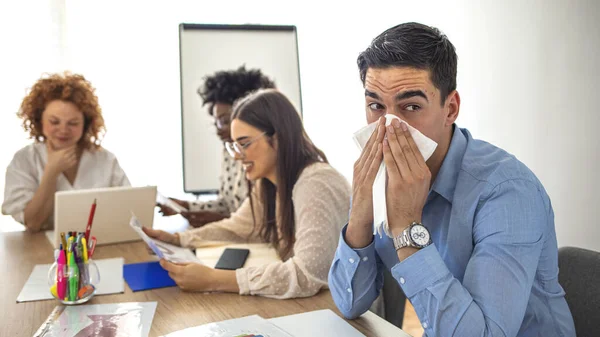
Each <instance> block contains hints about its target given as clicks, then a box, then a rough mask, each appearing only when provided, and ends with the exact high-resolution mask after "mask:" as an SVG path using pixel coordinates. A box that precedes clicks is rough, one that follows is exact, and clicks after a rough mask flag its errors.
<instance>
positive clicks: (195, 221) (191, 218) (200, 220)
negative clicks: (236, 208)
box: [181, 211, 227, 228]
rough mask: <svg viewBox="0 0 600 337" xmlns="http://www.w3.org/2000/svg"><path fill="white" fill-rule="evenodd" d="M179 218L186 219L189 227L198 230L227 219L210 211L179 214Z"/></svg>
mask: <svg viewBox="0 0 600 337" xmlns="http://www.w3.org/2000/svg"><path fill="white" fill-rule="evenodd" d="M181 216H183V217H184V218H186V219H187V221H188V222H189V223H190V226H192V227H195V228H198V227H202V226H204V225H206V224H207V223H211V222H215V221H219V220H223V219H225V218H227V216H225V215H223V214H221V213H217V212H210V211H200V212H181Z"/></svg>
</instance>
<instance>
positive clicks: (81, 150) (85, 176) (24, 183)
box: [2, 73, 130, 232]
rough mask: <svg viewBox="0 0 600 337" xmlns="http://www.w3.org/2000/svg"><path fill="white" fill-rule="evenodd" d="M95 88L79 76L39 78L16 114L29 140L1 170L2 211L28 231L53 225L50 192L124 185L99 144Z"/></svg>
mask: <svg viewBox="0 0 600 337" xmlns="http://www.w3.org/2000/svg"><path fill="white" fill-rule="evenodd" d="M94 90H95V89H94V88H93V87H92V85H91V84H90V82H89V81H87V80H86V79H85V78H84V77H83V76H82V75H77V74H70V73H64V74H52V75H49V76H46V77H42V78H41V79H40V80H38V81H37V82H36V83H35V85H34V86H33V88H32V89H31V91H30V92H29V94H28V95H27V96H26V97H25V98H24V99H23V102H22V103H21V108H20V109H19V112H18V113H17V115H18V117H19V118H21V119H22V120H23V128H24V129H25V131H26V132H28V133H29V135H30V138H31V139H33V140H34V143H33V144H30V145H28V146H26V147H24V148H23V149H21V150H19V151H18V152H17V153H16V154H15V156H14V157H13V160H12V161H11V163H10V164H9V166H8V168H7V169H6V183H5V189H4V202H3V204H2V213H3V214H5V215H11V216H12V217H13V218H14V219H15V220H17V221H18V222H20V223H22V224H23V225H25V227H26V228H27V230H29V231H33V232H36V231H39V230H44V229H51V228H53V226H54V220H53V216H52V215H53V210H54V193H55V192H57V191H68V190H77V189H88V188H98V187H113V186H129V185H130V183H129V179H127V176H126V175H125V172H124V171H123V169H122V168H121V166H120V165H119V163H118V161H117V158H116V157H115V155H114V154H112V153H111V152H109V151H107V150H106V149H104V148H102V147H101V146H100V142H101V138H102V135H103V134H104V131H105V127H104V119H103V118H102V110H101V109H100V106H99V105H98V97H96V94H95V93H94Z"/></svg>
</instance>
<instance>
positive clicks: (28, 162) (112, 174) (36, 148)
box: [2, 143, 131, 229]
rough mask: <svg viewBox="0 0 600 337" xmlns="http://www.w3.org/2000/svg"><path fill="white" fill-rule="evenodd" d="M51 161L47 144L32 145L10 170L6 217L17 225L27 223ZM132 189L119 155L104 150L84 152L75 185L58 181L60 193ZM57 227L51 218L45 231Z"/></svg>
mask: <svg viewBox="0 0 600 337" xmlns="http://www.w3.org/2000/svg"><path fill="white" fill-rule="evenodd" d="M47 159H48V152H47V149H46V144H45V143H34V144H30V145H28V146H26V147H24V148H22V149H21V150H19V151H18V152H17V153H16V154H15V155H14V157H13V159H12V161H11V162H10V164H9V165H8V168H7V169H6V181H5V186H4V202H3V203H2V214H4V215H11V216H12V217H13V218H14V219H15V220H16V221H18V222H20V223H22V224H23V223H24V215H23V211H24V210H25V206H27V204H28V203H29V201H31V199H32V198H33V195H34V194H35V192H36V191H37V189H38V187H39V186H40V182H41V180H42V176H43V175H44V167H45V166H46V161H47ZM130 185H131V183H130V182H129V179H128V178H127V175H125V172H124V171H123V169H122V168H121V166H120V165H119V162H118V161H117V158H116V157H115V155H114V154H112V153H111V152H109V151H107V150H106V149H104V148H100V149H97V150H92V151H90V150H85V151H83V153H82V155H81V158H80V160H79V168H78V170H77V176H76V177H75V181H74V182H73V185H71V183H70V182H69V180H68V179H67V178H66V177H65V176H64V174H61V175H59V176H58V178H57V182H56V191H57V192H58V191H71V190H81V189H89V188H100V187H116V186H130ZM53 227H54V216H53V215H51V216H50V217H48V220H47V221H46V222H45V223H44V224H43V225H42V229H51V228H53Z"/></svg>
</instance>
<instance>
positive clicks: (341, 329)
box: [164, 309, 365, 337]
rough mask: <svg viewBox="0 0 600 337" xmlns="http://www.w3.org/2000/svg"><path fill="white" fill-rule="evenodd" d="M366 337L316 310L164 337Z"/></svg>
mask: <svg viewBox="0 0 600 337" xmlns="http://www.w3.org/2000/svg"><path fill="white" fill-rule="evenodd" d="M195 336H203V337H231V336H236V337H251V336H255V337H259V336H260V337H314V336H344V337H365V335H363V334H362V333H360V332H359V331H358V330H356V329H354V328H353V327H352V326H351V325H350V324H348V323H347V322H346V321H344V320H343V319H342V318H340V317H339V316H338V315H336V314H335V313H334V312H333V311H331V310H328V309H327V310H318V311H311V312H306V313H303V314H298V315H291V316H284V317H278V318H271V319H269V320H265V319H264V318H262V317H260V316H258V315H253V316H246V317H242V318H236V319H230V320H227V321H222V322H216V323H210V324H204V325H200V326H197V327H193V328H189V329H184V330H180V331H177V332H173V333H171V334H169V335H166V336H164V337H195Z"/></svg>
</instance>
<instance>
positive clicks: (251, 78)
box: [198, 66, 275, 116]
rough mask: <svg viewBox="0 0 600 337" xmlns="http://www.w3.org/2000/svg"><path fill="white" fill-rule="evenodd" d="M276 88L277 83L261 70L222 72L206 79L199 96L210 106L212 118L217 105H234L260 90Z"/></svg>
mask: <svg viewBox="0 0 600 337" xmlns="http://www.w3.org/2000/svg"><path fill="white" fill-rule="evenodd" d="M269 88H275V83H274V82H273V81H272V80H270V79H269V78H268V77H267V76H265V75H263V73H262V72H261V71H260V69H250V70H246V67H245V66H241V67H239V68H238V69H237V70H222V71H218V72H216V73H215V74H214V75H212V76H207V77H205V78H204V85H202V86H201V87H200V88H198V95H200V97H201V98H202V100H203V101H204V102H203V104H202V105H206V104H210V105H211V107H210V109H208V113H209V114H210V115H211V116H212V114H213V109H212V106H213V105H214V104H215V103H225V104H233V103H234V102H235V101H236V100H238V99H240V98H242V97H244V96H246V95H248V94H249V93H251V92H253V91H256V90H258V89H269Z"/></svg>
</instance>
